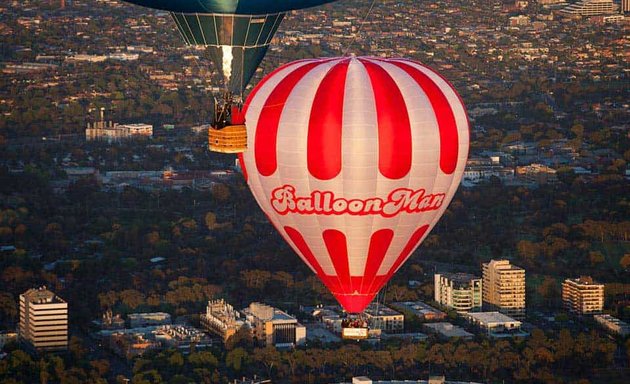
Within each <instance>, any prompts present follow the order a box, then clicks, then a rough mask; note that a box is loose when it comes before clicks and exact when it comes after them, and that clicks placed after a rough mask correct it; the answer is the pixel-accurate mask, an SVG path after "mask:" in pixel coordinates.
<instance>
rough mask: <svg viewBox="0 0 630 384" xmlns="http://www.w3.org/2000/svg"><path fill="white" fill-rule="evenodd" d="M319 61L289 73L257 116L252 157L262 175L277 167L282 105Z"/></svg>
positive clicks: (271, 172) (266, 174)
mask: <svg viewBox="0 0 630 384" xmlns="http://www.w3.org/2000/svg"><path fill="white" fill-rule="evenodd" d="M319 64H320V62H314V63H309V64H305V65H303V66H301V67H299V68H297V69H296V70H295V71H293V72H291V73H289V74H288V75H287V76H286V77H285V78H284V79H282V81H280V83H279V84H278V85H277V86H276V87H275V88H274V90H273V91H272V92H271V94H270V95H269V98H267V100H266V101H265V105H264V107H263V110H262V111H261V112H260V116H259V117H258V126H257V127H256V136H255V138H254V140H255V144H254V157H255V159H256V168H258V172H259V173H260V174H261V175H263V176H271V175H272V174H273V173H274V172H275V171H276V169H277V167H278V159H277V156H278V153H277V142H278V138H277V135H278V125H279V123H280V117H281V116H282V110H283V109H284V105H285V103H286V102H287V99H288V98H289V95H290V94H291V91H293V88H295V86H296V85H297V83H298V82H299V81H300V80H302V78H303V77H304V76H305V75H306V74H307V73H308V72H309V71H310V70H311V69H313V67H315V66H316V65H319Z"/></svg>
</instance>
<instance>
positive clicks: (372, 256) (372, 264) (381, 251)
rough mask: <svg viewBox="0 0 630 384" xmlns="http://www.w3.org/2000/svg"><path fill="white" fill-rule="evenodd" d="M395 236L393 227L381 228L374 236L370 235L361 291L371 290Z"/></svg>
mask: <svg viewBox="0 0 630 384" xmlns="http://www.w3.org/2000/svg"><path fill="white" fill-rule="evenodd" d="M393 238H394V231H392V230H391V229H381V230H379V231H376V232H374V233H373V234H372V237H370V247H369V248H368V254H367V261H366V263H365V270H364V272H363V280H362V282H361V289H360V292H361V293H365V292H369V289H370V287H371V286H372V283H374V277H375V276H376V274H377V273H378V270H379V268H381V264H382V263H383V259H384V258H385V254H386V253H387V250H388V249H389V245H390V244H391V242H392V239H393Z"/></svg>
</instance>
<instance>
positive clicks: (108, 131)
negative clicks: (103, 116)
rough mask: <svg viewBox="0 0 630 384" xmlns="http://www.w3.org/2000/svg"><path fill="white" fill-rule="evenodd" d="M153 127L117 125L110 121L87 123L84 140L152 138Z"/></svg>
mask: <svg viewBox="0 0 630 384" xmlns="http://www.w3.org/2000/svg"><path fill="white" fill-rule="evenodd" d="M152 136H153V126H152V125H150V124H118V123H113V122H111V121H108V122H106V121H97V122H94V123H88V125H87V128H86V129H85V139H86V140H87V141H92V140H105V141H109V142H112V141H119V140H123V139H129V138H133V137H152Z"/></svg>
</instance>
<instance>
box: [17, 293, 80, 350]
mask: <svg viewBox="0 0 630 384" xmlns="http://www.w3.org/2000/svg"><path fill="white" fill-rule="evenodd" d="M19 337H20V339H21V340H22V341H24V342H27V343H29V344H30V345H31V346H32V347H33V348H35V349H36V350H38V351H61V350H65V349H67V348H68V303H66V302H65V301H64V300H63V299H62V298H60V297H59V296H57V295H55V294H54V293H53V292H51V291H49V290H48V289H46V287H41V288H37V289H29V290H28V291H26V292H25V293H23V294H21V295H20V325H19Z"/></svg>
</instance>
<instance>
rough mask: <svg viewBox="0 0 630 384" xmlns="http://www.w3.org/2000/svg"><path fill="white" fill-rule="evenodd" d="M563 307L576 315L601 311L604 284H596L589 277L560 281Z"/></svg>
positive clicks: (602, 307)
mask: <svg viewBox="0 0 630 384" xmlns="http://www.w3.org/2000/svg"><path fill="white" fill-rule="evenodd" d="M562 304H563V305H564V308H565V309H566V310H568V311H570V312H573V313H576V314H578V315H592V314H597V313H602V310H603V309H604V284H597V283H595V282H594V281H593V279H592V278H591V277H588V276H582V277H579V278H577V279H566V280H565V281H564V282H563V283H562Z"/></svg>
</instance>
